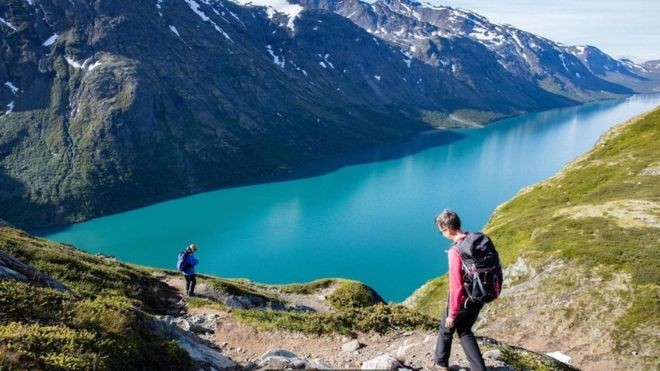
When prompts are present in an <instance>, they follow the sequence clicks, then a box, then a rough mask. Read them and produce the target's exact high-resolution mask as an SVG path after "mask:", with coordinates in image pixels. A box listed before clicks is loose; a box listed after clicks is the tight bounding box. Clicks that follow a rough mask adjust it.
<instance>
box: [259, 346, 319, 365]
mask: <svg viewBox="0 0 660 371" xmlns="http://www.w3.org/2000/svg"><path fill="white" fill-rule="evenodd" d="M257 368H258V369H262V370H272V369H313V370H327V369H329V367H328V366H326V365H325V364H323V363H321V362H320V361H318V360H316V359H312V360H308V359H305V358H301V357H298V356H297V355H296V354H295V353H293V352H291V351H288V350H286V349H274V350H270V351H268V352H266V353H264V354H262V355H261V357H259V360H258V362H257Z"/></svg>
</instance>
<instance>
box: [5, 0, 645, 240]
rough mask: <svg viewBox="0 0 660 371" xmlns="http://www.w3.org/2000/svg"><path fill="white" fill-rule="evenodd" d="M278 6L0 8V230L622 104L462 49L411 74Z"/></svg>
mask: <svg viewBox="0 0 660 371" xmlns="http://www.w3.org/2000/svg"><path fill="white" fill-rule="evenodd" d="M264 4H266V5H267V4H270V3H268V2H264ZM286 4H288V5H286ZM286 4H284V3H281V4H279V5H277V6H274V7H273V6H267V7H263V6H255V5H254V4H252V5H241V4H239V3H234V2H231V1H221V0H204V1H196V0H186V1H175V0H168V1H156V2H153V3H147V2H131V3H116V2H111V1H108V0H95V1H82V0H72V1H71V2H69V1H64V0H34V1H33V2H32V4H30V3H28V2H25V1H19V0H4V1H2V2H0V17H2V18H3V20H5V23H1V24H0V35H1V37H2V43H3V45H4V47H3V48H2V49H0V50H1V53H2V59H1V62H0V83H2V82H3V81H4V84H3V85H2V86H0V107H6V110H5V112H4V113H3V114H0V154H1V155H0V164H1V166H0V186H1V188H2V190H3V192H1V193H0V205H1V208H2V215H0V217H2V218H3V219H5V220H6V221H7V222H9V223H11V224H13V225H16V226H19V227H24V228H25V227H30V228H35V227H45V226H54V225H60V224H67V223H72V222H76V221H81V220H85V219H88V218H90V217H94V216H100V215H106V214H109V213H113V212H119V211H123V210H126V209H130V208H135V207H139V206H144V205H147V204H150V203H153V202H157V201H162V200H165V199H170V198H175V197H180V196H184V195H188V194H192V193H196V192H200V191H205V190H211V189H215V188H218V187H227V186H231V185H236V184H244V183H246V182H250V181H254V180H256V179H263V178H264V177H269V176H272V175H277V174H286V173H288V172H290V171H291V169H294V168H298V167H300V166H301V165H303V164H308V163H310V162H311V161H314V160H317V159H320V158H327V157H329V156H332V155H336V154H339V153H344V152H348V151H352V150H356V149H361V148H368V147H374V146H379V145H383V144H389V143H398V142H404V141H407V140H410V139H411V138H413V137H414V136H415V135H417V134H418V133H420V132H422V131H425V130H430V129H434V128H444V127H454V126H465V125H468V126H470V125H475V124H482V123H486V122H492V121H494V120H497V119H501V118H504V117H509V116H513V115H517V114H520V113H522V112H527V111H539V110H544V109H548V108H554V107H560V106H566V105H572V104H576V103H577V102H578V101H581V100H582V101H583V100H589V99H601V98H609V97H617V96H621V95H622V94H623V95H627V94H630V93H632V90H631V89H629V88H626V87H623V86H622V85H616V84H612V83H610V82H606V81H605V80H601V79H600V78H597V77H593V78H592V77H591V76H594V75H591V74H587V72H585V78H584V79H585V81H592V80H593V81H592V82H590V83H589V84H592V83H593V84H596V85H593V86H592V85H589V84H587V85H584V87H581V85H580V84H581V83H582V82H580V80H582V79H576V78H575V77H572V78H570V79H568V78H566V81H564V80H561V79H559V78H556V79H555V78H549V79H544V80H542V81H541V83H539V81H536V80H533V79H532V80H533V81H532V80H529V79H527V80H526V79H524V78H519V76H516V75H514V74H512V73H511V72H510V71H509V70H507V68H509V67H507V63H504V62H502V60H500V57H499V55H498V54H497V53H493V52H492V51H491V50H490V49H488V47H487V45H485V44H482V43H480V42H477V41H476V40H474V39H471V38H470V37H462V36H460V37H453V38H452V37H440V36H438V37H435V36H434V37H435V38H434V39H433V40H430V39H424V40H427V41H428V42H427V43H426V44H424V45H425V46H424V47H425V48H427V49H428V50H427V49H424V50H427V51H430V52H431V53H430V54H429V55H428V58H426V57H424V53H426V52H422V48H421V47H419V50H418V52H419V54H415V55H414V56H413V55H412V54H411V53H410V51H409V50H402V49H401V48H400V47H399V46H397V44H396V43H394V42H392V43H391V42H389V41H387V40H386V39H385V36H384V35H379V37H375V36H374V34H372V33H369V32H367V30H366V29H365V28H364V27H360V26H359V25H358V24H356V23H355V21H356V20H353V19H349V18H347V17H345V16H342V15H339V14H336V13H334V12H332V11H327V10H324V9H319V8H318V7H317V8H314V7H313V6H311V5H309V6H308V5H305V4H303V2H299V3H298V4H303V5H298V6H301V7H303V8H304V9H303V10H301V11H300V12H298V10H299V9H297V8H295V12H293V13H291V15H288V13H286V12H287V11H289V10H290V9H289V8H288V7H291V6H293V5H295V4H289V3H286ZM319 4H321V2H319ZM347 4H349V3H347ZM351 4H352V5H351ZM379 4H385V3H379ZM387 4H390V5H391V4H395V3H394V2H389V3H387ZM396 4H399V3H396ZM400 4H405V3H400ZM349 5H351V6H354V7H355V6H357V7H366V5H364V3H358V2H351V3H350V4H349ZM282 7H284V8H286V9H284V10H282V9H283V8H282ZM376 7H378V8H379V9H380V8H383V9H385V6H384V5H383V6H381V5H377V6H376ZM278 9H279V10H278ZM364 9H365V10H364V11H365V12H367V10H366V8H364ZM369 9H371V7H369ZM368 11H369V12H372V13H368V12H367V13H365V14H371V16H374V17H376V18H377V16H376V13H373V11H372V10H368ZM382 11H385V10H382ZM296 12H297V13H296ZM391 14H394V13H392V12H391ZM396 14H399V13H396ZM429 14H431V13H429ZM347 15H348V14H347ZM397 17H398V18H397V19H399V20H400V21H401V22H403V23H404V24H408V25H410V24H417V23H414V22H417V21H416V20H415V21H414V22H413V21H412V20H411V19H410V17H407V18H406V17H403V16H402V15H401V14H399V15H398V16H397ZM473 17H475V16H473ZM475 19H477V20H478V21H479V22H482V23H481V24H482V25H487V24H486V23H483V22H485V21H484V20H483V19H481V18H475ZM466 22H467V21H466ZM418 23H419V22H418ZM459 23H460V22H459ZM419 24H420V25H421V24H422V23H419ZM425 24H426V26H423V27H422V26H420V27H422V28H424V27H426V28H429V27H431V28H432V27H436V29H437V26H431V25H429V24H428V23H425ZM9 25H10V26H9ZM470 25H472V26H474V25H473V24H472V23H470ZM392 27H393V26H392ZM411 27H413V28H412V29H411V30H413V31H414V27H415V26H411ZM457 27H458V26H457ZM461 27H462V26H461ZM466 27H467V26H466ZM489 27H490V26H489ZM431 28H429V30H430V29H431ZM459 28H460V27H459ZM420 35H421V36H423V37H425V38H426V37H428V35H426V36H425V35H422V34H419V35H418V36H420ZM380 36H382V37H380ZM436 36H437V35H436ZM411 37H412V38H413V39H414V38H415V36H414V35H413V36H411ZM379 40H380V41H379ZM411 40H412V39H411ZM420 40H422V39H420ZM429 40H430V41H429ZM411 43H412V44H415V43H416V42H413V41H411ZM412 44H411V46H414V45H412ZM415 45H416V44H415ZM503 45H504V44H503ZM553 50H554V49H553ZM441 51H442V52H441ZM406 53H407V54H406ZM438 53H440V54H438ZM553 53H554V52H553ZM439 55H440V56H441V57H440V58H439V57H438V56H439ZM552 55H553V57H552V59H551V60H552V61H553V62H552V64H553V66H554V67H552V68H551V69H552V70H553V71H554V70H555V69H556V67H557V66H555V65H556V64H557V63H560V62H558V61H557V60H558V59H557V58H558V57H557V55H555V54H552ZM562 55H563V54H562ZM444 56H452V58H453V59H452V61H450V64H448V65H447V66H443V63H442V61H443V59H442V58H444ZM447 58H449V57H447ZM520 58H522V57H519V58H518V59H520ZM566 58H569V57H568V56H567V57H566ZM571 58H572V57H571ZM569 59H570V58H569ZM571 60H572V61H573V62H574V63H575V64H577V63H580V62H579V61H578V60H577V59H571ZM571 66H572V64H571ZM562 76H563V75H562ZM564 77H565V76H564ZM564 77H562V78H564ZM626 81H627V80H626ZM562 84H564V85H563V86H565V87H566V88H564V87H563V86H562ZM603 84H604V85H603ZM544 86H545V87H544ZM547 86H550V88H546V87H547ZM574 87H576V88H575V89H574ZM589 87H596V88H598V89H599V90H598V91H594V90H589V89H588V88H589ZM600 88H605V89H606V90H607V89H610V90H612V91H610V92H607V91H605V92H604V91H602V89H600Z"/></svg>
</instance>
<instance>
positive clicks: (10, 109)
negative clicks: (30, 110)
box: [5, 101, 14, 115]
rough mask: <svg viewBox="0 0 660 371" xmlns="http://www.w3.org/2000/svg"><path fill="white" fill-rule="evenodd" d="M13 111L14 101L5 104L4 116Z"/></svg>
mask: <svg viewBox="0 0 660 371" xmlns="http://www.w3.org/2000/svg"><path fill="white" fill-rule="evenodd" d="M13 110H14V101H11V102H9V104H7V111H5V115H8V114H10V113H11V112H12V111H13Z"/></svg>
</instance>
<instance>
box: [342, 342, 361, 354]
mask: <svg viewBox="0 0 660 371" xmlns="http://www.w3.org/2000/svg"><path fill="white" fill-rule="evenodd" d="M363 346H364V345H363V344H360V342H359V341H358V340H357V339H354V340H351V341H349V342H347V343H344V344H343V345H342V346H341V350H342V351H344V352H354V351H356V350H358V349H360V348H362V347H363Z"/></svg>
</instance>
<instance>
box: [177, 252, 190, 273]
mask: <svg viewBox="0 0 660 371" xmlns="http://www.w3.org/2000/svg"><path fill="white" fill-rule="evenodd" d="M189 255H190V251H187V250H186V251H182V252H180V253H179V259H178V260H177V261H176V269H178V270H180V271H182V272H183V271H186V270H188V269H190V268H192V264H190V261H189V260H188V256H189Z"/></svg>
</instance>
